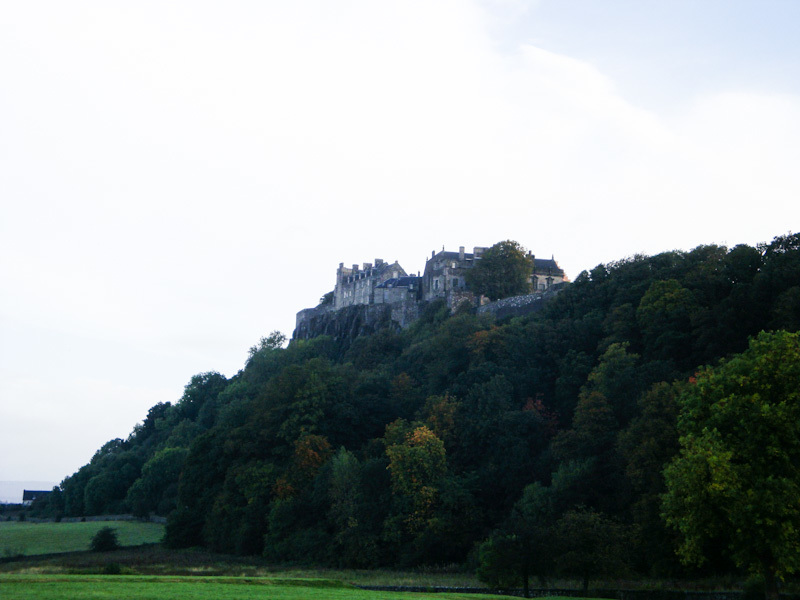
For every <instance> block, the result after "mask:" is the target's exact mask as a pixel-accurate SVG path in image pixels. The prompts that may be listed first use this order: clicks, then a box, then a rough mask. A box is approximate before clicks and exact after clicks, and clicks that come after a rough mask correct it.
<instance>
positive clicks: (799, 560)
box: [664, 332, 800, 598]
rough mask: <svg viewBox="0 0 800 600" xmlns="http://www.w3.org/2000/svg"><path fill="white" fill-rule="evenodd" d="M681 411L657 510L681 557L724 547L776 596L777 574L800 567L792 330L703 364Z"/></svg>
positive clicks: (799, 363)
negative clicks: (673, 531) (717, 361)
mask: <svg viewBox="0 0 800 600" xmlns="http://www.w3.org/2000/svg"><path fill="white" fill-rule="evenodd" d="M680 411H681V412H680V417H679V420H678V430H679V432H680V434H681V438H680V444H681V451H680V454H679V455H678V456H676V457H675V459H674V460H673V461H672V462H671V464H670V465H669V467H668V468H667V470H666V473H665V476H666V484H667V493H666V494H665V496H664V516H665V518H666V520H667V523H668V524H669V525H670V526H671V527H673V528H674V529H676V530H677V531H678V532H679V534H680V538H681V544H680V547H679V554H680V556H681V559H682V560H683V561H684V562H686V563H696V564H702V563H703V562H704V561H705V560H706V558H707V552H708V551H707V549H708V547H709V546H711V545H713V546H722V547H724V548H725V549H726V551H727V553H728V555H729V556H730V558H731V559H732V560H733V561H734V562H735V563H736V565H737V566H739V567H740V568H743V569H746V570H747V571H749V572H754V573H758V574H760V575H762V576H763V577H764V580H765V584H766V595H767V597H768V598H777V597H778V588H777V580H778V579H781V578H783V577H784V576H786V575H790V574H792V573H795V572H797V571H800V537H798V532H800V504H798V502H797V499H798V498H799V497H800V334H796V333H794V334H791V333H786V332H777V333H761V334H759V335H758V336H757V337H756V338H754V339H752V340H751V341H750V346H749V348H748V349H747V350H746V351H745V352H743V353H742V354H739V355H737V356H735V357H733V358H732V359H730V360H728V361H723V362H722V363H721V364H720V365H719V366H718V367H714V368H711V367H707V368H705V369H703V370H702V371H700V373H698V374H697V376H696V379H695V380H694V381H693V385H690V386H688V388H687V390H686V391H685V392H684V393H683V394H682V395H681V397H680Z"/></svg>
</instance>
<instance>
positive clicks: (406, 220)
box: [0, 0, 800, 482]
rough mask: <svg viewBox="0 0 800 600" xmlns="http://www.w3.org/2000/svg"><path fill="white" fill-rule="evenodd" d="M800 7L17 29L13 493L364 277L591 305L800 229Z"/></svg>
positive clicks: (140, 7)
mask: <svg viewBox="0 0 800 600" xmlns="http://www.w3.org/2000/svg"><path fill="white" fill-rule="evenodd" d="M797 23H800V3H799V2H795V1H793V0H785V1H774V0H773V1H765V0H759V1H755V0H752V1H750V2H737V1H734V0H719V1H716V0H704V1H703V2H698V1H697V0H687V1H680V0H663V1H659V2H657V1H647V0H630V1H622V0H603V1H600V0H594V1H588V0H585V1H581V0H540V1H531V2H525V1H523V0H484V1H480V0H474V1H469V0H451V1H447V0H443V1H437V0H424V1H422V0H420V1H417V0H399V1H397V2H393V1H388V0H387V1H375V0H343V1H336V2H330V1H327V0H320V1H302V0H299V1H292V2H286V1H283V0H281V1H277V0H276V1H272V2H267V1H244V0H242V1H236V0H227V1H226V2H212V1H198V0H192V1H185V2H184V1H169V0H166V1H165V0H159V1H145V0H138V1H137V2H120V1H111V0H99V1H69V2H64V1H63V0H59V1H53V2H44V1H37V0H29V1H25V2H20V1H18V0H0V202H2V211H0V480H36V481H48V480H49V481H53V482H59V481H61V479H63V477H64V476H66V475H69V474H71V473H73V472H74V471H75V470H77V469H78V468H79V467H80V466H82V465H83V464H85V463H86V462H88V461H89V459H90V458H91V456H92V454H93V453H94V451H95V450H97V449H98V448H99V447H100V446H101V445H102V444H103V443H104V442H106V441H108V440H110V439H113V438H116V437H122V438H124V437H126V436H127V435H128V434H129V433H130V432H131V430H132V428H133V426H134V425H135V424H136V423H137V422H139V421H141V420H142V419H143V418H144V417H145V415H146V413H147V410H148V409H149V408H150V407H151V406H153V405H154V404H156V403H157V402H166V401H170V402H175V401H177V400H178V399H179V398H180V396H181V393H182V391H183V386H184V385H185V384H186V383H187V382H188V381H189V379H190V378H191V376H192V375H194V374H196V373H200V372H204V371H211V370H216V371H219V372H221V373H223V374H224V375H226V376H228V377H230V376H232V375H234V374H235V373H236V372H237V371H238V370H239V369H240V368H242V366H243V365H244V361H245V359H246V356H247V349H248V348H249V347H250V346H251V345H253V344H255V343H256V342H257V341H258V339H259V338H260V337H261V336H263V335H266V334H268V333H269V332H270V331H272V330H275V329H279V330H281V331H283V332H284V333H286V334H287V335H291V332H292V329H293V327H294V319H295V313H296V312H297V311H298V310H300V309H302V308H305V307H309V306H314V305H315V304H316V303H317V300H318V299H319V297H320V296H321V295H322V294H324V293H325V292H327V291H329V290H331V289H332V288H333V284H334V278H335V270H336V267H337V266H338V264H339V263H340V262H344V263H345V264H346V265H351V264H353V263H359V264H360V263H363V262H372V261H373V260H374V259H375V258H376V257H378V258H383V259H384V260H388V261H394V260H399V261H400V263H401V264H402V265H403V267H404V268H405V269H406V270H407V271H409V272H416V271H419V270H422V269H424V264H425V257H426V256H430V252H431V250H440V249H441V248H442V246H445V247H446V248H447V249H451V250H457V249H458V246H466V247H467V248H470V249H471V248H472V247H473V246H488V245H491V244H493V243H495V242H497V241H500V240H503V239H513V240H516V241H518V242H520V243H521V244H522V245H523V246H525V247H526V248H528V249H530V250H531V251H532V252H534V254H536V255H537V256H542V257H548V258H549V257H550V256H551V255H553V256H554V257H555V258H556V260H557V261H558V262H559V264H560V265H561V266H562V267H563V268H564V269H565V270H566V271H567V274H568V275H569V276H570V277H571V278H573V279H574V278H575V277H576V276H577V275H578V273H579V272H580V271H582V270H584V269H590V268H592V267H593V266H595V265H596V264H598V263H600V262H608V261H612V260H617V259H620V258H623V257H626V256H630V255H632V254H636V253H647V254H653V253H657V252H661V251H664V250H670V249H685V250H688V249H691V248H693V247H695V246H697V245H699V244H708V243H718V244H725V245H729V246H733V245H735V244H738V243H748V244H756V243H758V242H761V241H769V240H771V239H772V238H773V237H774V236H776V235H780V234H784V233H787V232H788V231H797V230H798V222H800V219H798V217H800V203H798V200H797V199H798V197H800V194H798V192H800V170H799V169H798V168H797V165H798V164H799V163H800V42H798V36H797V35H796V28H797Z"/></svg>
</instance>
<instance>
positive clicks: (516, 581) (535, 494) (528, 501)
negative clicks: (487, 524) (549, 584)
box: [477, 483, 555, 598]
mask: <svg viewBox="0 0 800 600" xmlns="http://www.w3.org/2000/svg"><path fill="white" fill-rule="evenodd" d="M554 518H555V508H554V506H553V491H552V490H551V489H550V488H545V487H543V486H542V485H541V484H539V483H532V484H531V485H529V486H528V487H526V488H525V491H524V493H523V494H522V498H520V500H519V501H518V502H517V503H516V504H515V505H514V509H513V510H512V511H511V515H510V517H509V518H508V520H507V522H506V524H505V526H504V527H503V528H502V529H501V530H498V531H496V532H495V533H494V534H492V536H491V537H490V538H489V539H487V540H486V541H485V542H483V543H482V544H481V545H480V547H479V548H478V561H479V566H478V570H477V575H478V578H479V579H480V580H481V581H483V582H485V583H487V584H489V585H490V586H492V587H493V588H508V587H515V586H518V585H522V589H523V594H524V596H525V597H526V598H527V597H528V596H529V592H530V589H529V580H530V576H531V575H535V576H537V577H538V578H539V581H540V583H542V584H544V579H545V577H546V576H547V575H548V574H550V573H552V571H553V559H552V542H553V524H554Z"/></svg>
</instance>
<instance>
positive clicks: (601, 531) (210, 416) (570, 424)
mask: <svg viewBox="0 0 800 600" xmlns="http://www.w3.org/2000/svg"><path fill="white" fill-rule="evenodd" d="M799 326H800V235H798V234H788V235H785V236H780V237H777V238H775V239H774V240H773V241H772V242H770V243H765V244H761V245H759V246H757V247H750V246H744V245H740V246H736V247H734V248H731V249H729V248H726V247H723V246H716V245H709V246H699V247H697V248H695V249H693V250H691V251H670V252H664V253H661V254H657V255H655V256H639V255H637V256H632V257H629V258H625V259H622V260H619V261H617V262H613V263H609V264H600V265H597V266H596V267H594V268H593V269H591V270H589V271H585V272H583V273H581V274H580V275H579V276H578V277H577V278H576V279H575V282H574V283H573V284H571V285H570V286H568V287H566V289H564V290H563V291H562V292H560V293H559V294H558V295H557V296H556V297H555V298H553V299H552V300H551V301H549V302H548V303H547V304H546V305H545V307H544V308H543V309H542V310H541V311H539V312H537V313H534V314H532V315H528V316H526V317H524V318H514V319H509V320H505V321H497V320H495V319H494V318H493V317H491V316H487V315H480V316H479V315H475V314H470V313H468V312H466V311H458V312H457V313H456V314H451V313H450V311H449V310H448V309H447V307H446V306H444V305H443V304H439V303H433V304H431V305H430V306H428V307H427V308H426V310H425V311H424V315H423V317H422V318H421V319H419V320H418V321H417V322H415V323H414V324H413V325H412V326H410V327H409V328H407V329H405V330H395V329H393V328H389V327H387V328H384V329H381V330H379V331H376V332H375V333H373V334H371V335H365V336H361V337H358V338H356V339H355V340H352V341H348V340H337V339H332V338H329V337H317V338H313V339H310V340H293V341H291V342H290V343H289V345H288V347H285V348H284V347H283V338H282V336H281V335H280V334H278V333H275V334H273V335H271V336H268V337H266V338H262V340H261V341H260V342H259V343H258V344H256V345H255V346H253V348H251V350H250V355H249V358H248V360H247V362H246V364H245V365H244V366H243V368H242V369H241V370H240V371H239V372H238V373H237V374H236V375H234V376H233V377H231V378H226V377H224V376H222V375H221V374H219V373H214V372H211V373H202V374H198V375H195V376H194V377H192V378H191V381H190V382H189V383H188V384H187V385H186V388H185V390H184V392H183V395H182V397H181V398H180V399H179V400H178V401H177V402H176V403H174V404H171V403H163V404H158V405H156V406H154V407H152V408H151V409H150V411H149V412H148V414H147V415H146V417H145V418H144V420H143V421H142V422H141V423H140V424H138V425H136V426H135V427H134V429H133V432H132V433H131V434H130V436H129V437H128V438H127V439H125V440H122V439H116V440H112V441H110V442H108V443H107V444H105V445H104V446H103V447H102V448H100V449H99V450H98V451H97V453H96V454H95V455H94V457H92V459H91V461H90V462H89V463H88V464H87V465H85V466H83V467H82V468H81V469H79V470H78V471H77V472H76V473H74V474H73V475H71V476H69V477H67V478H66V479H65V480H64V481H63V482H62V483H61V485H60V486H59V487H57V488H56V490H55V493H54V494H51V495H50V496H49V497H48V499H47V500H45V501H42V502H40V503H39V504H38V505H37V506H36V507H35V510H37V511H39V512H40V513H43V514H48V513H49V514H53V515H69V516H82V515H95V514H103V513H123V512H134V513H136V514H138V515H149V514H156V515H163V516H166V517H167V518H168V522H167V537H166V542H167V543H168V544H170V545H172V546H177V547H180V546H198V545H199V546H205V547H207V548H209V549H213V550H215V551H220V552H228V553H238V554H258V555H263V556H265V557H267V558H270V559H274V560H278V561H284V562H287V561H297V562H313V563H317V564H328V565H336V566H348V567H374V566H411V565H420V564H450V563H471V564H475V565H478V564H480V567H481V569H480V573H482V577H484V578H485V579H486V580H487V581H493V582H516V583H524V582H527V580H528V578H529V577H533V576H541V577H545V576H548V575H549V574H554V573H564V574H569V575H573V576H577V577H580V578H582V579H583V580H584V581H588V580H589V579H590V578H594V577H597V576H600V575H605V574H609V573H619V572H623V571H625V570H633V571H638V572H643V573H656V574H681V573H684V574H685V573H687V572H690V571H689V570H690V569H706V570H709V571H711V570H713V571H716V572H719V571H720V570H725V569H729V570H732V569H735V568H736V565H737V564H744V562H746V561H744V562H743V561H740V560H739V558H737V556H736V555H731V553H726V552H720V551H718V550H716V548H722V547H726V546H727V544H728V542H730V540H729V538H728V536H727V533H726V528H725V527H723V526H720V527H719V529H718V534H715V535H716V537H715V538H714V539H711V540H705V539H704V540H701V542H702V543H703V544H705V545H704V546H703V553H704V558H705V561H704V564H703V565H702V566H699V567H697V566H687V565H683V564H681V562H680V561H679V560H678V556H677V554H676V551H677V550H679V549H681V548H682V547H683V548H684V549H683V550H682V552H683V553H684V554H686V552H688V550H686V547H685V544H686V541H685V540H684V541H681V538H680V537H679V536H678V535H677V534H676V532H675V530H674V529H672V528H671V527H668V525H667V523H666V522H665V520H664V519H663V518H662V515H661V513H662V497H663V496H664V494H665V493H666V492H667V480H665V477H664V469H665V467H666V466H667V465H668V464H670V463H671V462H672V461H674V460H676V457H677V456H679V453H681V452H682V453H683V455H686V453H687V452H690V450H691V448H694V450H693V451H698V452H699V451H701V450H702V449H703V448H706V447H708V446H709V444H711V445H713V444H715V443H716V441H715V440H713V439H710V440H705V439H702V437H698V438H697V442H696V444H695V446H691V447H690V449H687V446H686V442H685V441H683V442H681V441H679V438H680V436H681V435H683V436H685V435H687V432H691V431H692V429H691V426H690V425H687V423H686V417H685V413H681V410H684V411H685V410H686V408H685V407H686V406H687V403H688V404H691V403H692V402H693V400H692V399H693V398H695V397H696V395H697V394H698V393H699V391H698V390H699V389H700V387H698V385H699V384H698V383H697V382H699V381H705V379H704V378H708V377H712V375H711V374H712V373H715V372H716V371H714V370H713V369H715V368H719V369H722V370H724V369H726V368H733V367H726V366H723V367H716V365H719V364H720V361H721V360H723V359H724V360H725V361H726V362H724V363H723V364H724V365H735V364H739V363H738V362H737V361H742V360H746V356H747V354H746V352H747V351H748V344H749V340H750V339H751V338H753V337H754V336H757V335H758V334H759V333H760V332H762V331H780V330H783V331H788V332H796V331H797V330H798V327H799ZM758 339H761V338H758ZM743 353H744V354H743ZM739 356H741V357H742V358H737V357H739ZM704 365H710V367H709V368H704ZM709 369H711V370H709ZM698 373H699V375H698ZM792 401H793V402H794V401H795V400H794V399H793V400H792ZM796 409H797V407H794V409H793V410H796ZM679 414H681V415H682V416H681V417H680V419H679ZM731 418H733V419H736V418H740V417H739V416H737V415H733V416H732V417H731ZM741 418H745V417H744V416H742V417H741ZM682 444H683V445H682ZM682 448H683V449H682ZM675 464H676V463H673V466H672V467H670V469H671V471H669V473H671V475H670V481H673V480H676V479H680V477H681V475H680V467H679V466H675ZM678 464H679V463H678ZM687 485H688V484H687ZM671 514H672V513H671ZM674 514H675V515H677V514H678V513H674ZM677 518H679V517H678V516H675V517H673V519H677ZM545 540H546V541H548V543H550V542H552V541H553V540H555V543H550V545H549V546H548V547H549V548H550V550H549V552H547V553H544V554H543V553H542V552H541V551H540V549H541V547H542V544H543V543H544V541H545ZM575 540H583V542H582V543H581V544H580V545H578V546H576V545H575V543H574V542H575ZM698 543H700V542H698ZM793 543H794V544H795V545H796V544H797V542H796V541H795V542H793ZM681 544H684V546H681ZM593 548H595V550H592V549H593ZM597 548H603V549H604V550H603V551H602V552H603V559H604V560H603V561H599V562H598V561H597V560H590V559H592V557H594V558H597V556H596V555H597V554H598V552H600V551H599V550H596V549H597ZM791 550H792V551H794V552H797V551H798V548H797V547H794V548H793V549H791ZM587 552H588V553H590V554H591V553H592V552H594V555H592V556H587V554H586V553H587ZM512 556H513V557H514V559H513V560H510V559H509V558H508V557H512ZM504 557H505V558H504ZM587 565H588V566H587ZM694 572H697V571H694ZM516 583H515V584H516Z"/></svg>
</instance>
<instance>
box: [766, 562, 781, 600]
mask: <svg viewBox="0 0 800 600" xmlns="http://www.w3.org/2000/svg"><path fill="white" fill-rule="evenodd" d="M764 598H765V600H778V578H777V577H775V570H774V569H771V568H769V567H768V568H766V569H764Z"/></svg>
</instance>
